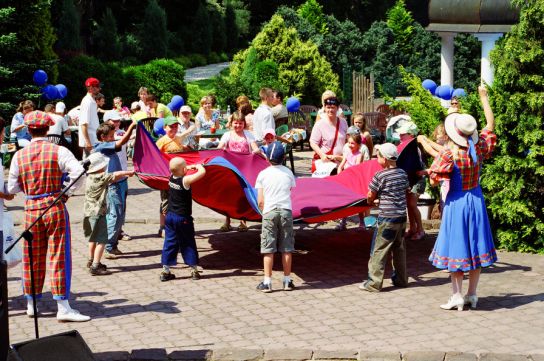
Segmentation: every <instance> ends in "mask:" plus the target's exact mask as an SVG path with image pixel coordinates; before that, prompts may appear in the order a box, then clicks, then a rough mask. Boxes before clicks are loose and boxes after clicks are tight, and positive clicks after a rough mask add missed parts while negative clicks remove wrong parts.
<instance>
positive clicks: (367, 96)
mask: <svg viewBox="0 0 544 361" xmlns="http://www.w3.org/2000/svg"><path fill="white" fill-rule="evenodd" d="M352 79H353V81H352V84H353V93H352V96H353V101H352V105H351V110H352V111H353V113H356V112H361V113H367V112H373V111H374V79H372V76H371V77H370V78H366V77H365V76H364V74H360V73H356V72H353V73H352Z"/></svg>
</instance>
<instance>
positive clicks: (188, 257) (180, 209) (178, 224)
mask: <svg viewBox="0 0 544 361" xmlns="http://www.w3.org/2000/svg"><path fill="white" fill-rule="evenodd" d="M169 167H170V172H171V173H172V175H171V176H170V179H169V181H168V186H169V190H168V210H167V212H166V223H165V232H164V233H165V237H164V246H163V249H162V256H161V263H162V272H161V275H160V280H161V282H166V281H170V280H172V279H174V278H176V276H175V275H174V274H173V273H172V272H170V267H171V266H174V265H176V263H177V255H178V252H181V256H182V257H183V261H184V262H185V264H187V265H188V266H189V267H191V278H192V279H193V280H198V279H200V274H199V273H198V269H197V266H198V251H197V248H196V242H195V226H194V224H193V217H192V206H193V197H192V193H191V184H193V183H195V182H196V181H198V180H200V179H202V178H203V177H204V175H205V174H206V170H205V169H204V166H203V165H202V164H196V165H191V166H187V163H185V159H183V158H181V157H174V158H172V159H171V160H170V164H169ZM188 170H196V172H195V173H192V174H190V175H188V174H187V171H188Z"/></svg>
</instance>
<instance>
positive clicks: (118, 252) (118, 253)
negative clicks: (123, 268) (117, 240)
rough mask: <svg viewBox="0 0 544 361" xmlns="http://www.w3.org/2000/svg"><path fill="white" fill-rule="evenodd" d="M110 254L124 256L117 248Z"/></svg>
mask: <svg viewBox="0 0 544 361" xmlns="http://www.w3.org/2000/svg"><path fill="white" fill-rule="evenodd" d="M109 253H110V254H114V255H116V256H120V255H122V254H123V252H121V250H120V249H119V248H117V247H115V248H114V249H112V250H111V251H109Z"/></svg>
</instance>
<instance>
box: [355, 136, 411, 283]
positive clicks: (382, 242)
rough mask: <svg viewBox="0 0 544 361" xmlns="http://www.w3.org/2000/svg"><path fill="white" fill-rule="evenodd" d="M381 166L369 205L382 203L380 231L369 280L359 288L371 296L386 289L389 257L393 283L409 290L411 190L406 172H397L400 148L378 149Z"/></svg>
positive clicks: (374, 242) (385, 146) (386, 146)
mask: <svg viewBox="0 0 544 361" xmlns="http://www.w3.org/2000/svg"><path fill="white" fill-rule="evenodd" d="M376 149H377V150H378V163H379V164H380V165H381V166H382V167H383V169H382V170H381V171H379V172H377V173H376V174H375V175H374V177H373V178H372V181H371V182H370V184H369V186H368V188H369V191H368V196H367V202H368V204H373V203H374V200H376V199H377V198H379V199H380V205H379V215H378V228H377V230H376V232H375V233H374V238H373V239H372V245H371V246H370V259H369V260H368V279H367V280H366V281H365V282H363V283H362V284H361V285H359V288H360V289H361V290H364V291H369V292H379V291H380V290H381V289H382V284H383V277H384V271H385V262H387V257H388V255H389V253H392V256H393V257H392V258H393V275H392V276H391V280H392V281H393V285H395V286H397V287H406V286H407V285H408V277H407V275H406V247H405V243H404V230H405V228H406V196H407V193H408V191H409V190H410V188H409V183H408V176H407V174H406V172H405V171H404V170H402V169H400V168H397V159H398V156H399V155H398V152H397V147H396V146H395V145H393V144H391V143H385V144H381V145H378V146H376Z"/></svg>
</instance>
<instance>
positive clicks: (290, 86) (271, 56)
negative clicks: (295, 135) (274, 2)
mask: <svg viewBox="0 0 544 361" xmlns="http://www.w3.org/2000/svg"><path fill="white" fill-rule="evenodd" d="M250 51H254V52H255V54H256V60H257V61H256V62H255V61H254V60H253V59H250V60H251V63H255V64H256V63H258V62H259V61H264V60H270V61H273V62H275V63H276V64H277V65H278V81H279V85H278V86H279V87H280V88H281V89H283V90H284V91H285V93H286V94H293V93H299V94H302V98H303V99H302V101H303V102H304V103H308V104H312V103H313V104H319V103H320V101H321V93H322V92H323V91H324V90H325V89H330V90H333V91H335V92H338V91H339V82H338V75H337V74H335V73H334V72H333V71H332V69H331V65H330V63H329V62H328V61H327V60H326V59H325V58H324V57H323V56H321V55H320V54H319V51H318V49H317V46H316V45H315V44H313V43H312V42H303V41H301V40H300V39H299V37H298V34H297V31H296V29H294V28H288V27H286V26H285V23H284V21H283V19H282V17H281V16H278V15H274V16H273V17H272V19H271V20H270V22H269V23H268V24H266V25H265V26H264V27H263V29H262V30H261V32H260V33H259V34H257V36H256V37H255V38H254V39H253V41H252V43H251V46H250V48H249V49H246V50H244V51H240V52H239V53H237V54H236V55H235V56H234V59H233V64H232V65H231V68H230V72H231V74H230V76H231V78H233V80H229V81H226V85H227V86H229V87H232V90H236V89H239V88H240V85H242V89H239V90H242V91H241V92H239V93H236V94H235V95H234V96H237V95H240V94H247V93H249V92H251V91H252V90H251V89H247V88H244V87H243V85H244V84H246V82H245V81H243V82H240V80H239V79H238V78H240V77H242V73H244V72H245V74H244V77H245V79H250V78H253V77H252V76H248V75H247V74H248V69H249V70H251V67H248V68H246V66H245V62H246V61H247V57H248V55H249V54H250ZM253 71H254V68H253ZM246 85H247V84H246Z"/></svg>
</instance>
